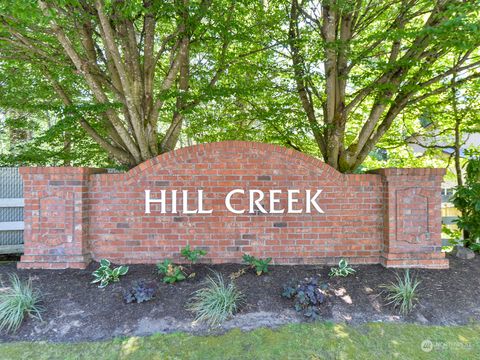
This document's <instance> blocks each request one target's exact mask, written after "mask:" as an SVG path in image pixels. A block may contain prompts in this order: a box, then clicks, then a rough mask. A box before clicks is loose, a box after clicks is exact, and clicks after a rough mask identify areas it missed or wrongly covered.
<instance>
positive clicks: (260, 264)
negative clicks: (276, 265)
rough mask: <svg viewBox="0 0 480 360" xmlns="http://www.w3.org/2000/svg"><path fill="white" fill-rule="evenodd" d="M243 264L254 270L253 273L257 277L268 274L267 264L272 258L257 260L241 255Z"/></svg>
mask: <svg viewBox="0 0 480 360" xmlns="http://www.w3.org/2000/svg"><path fill="white" fill-rule="evenodd" d="M242 259H243V262H244V263H245V264H249V265H250V266H251V267H252V268H254V269H255V272H256V273H257V275H258V276H260V275H262V274H266V273H268V264H270V262H271V261H272V258H270V257H269V258H266V259H258V258H256V257H255V256H251V255H248V254H243V257H242Z"/></svg>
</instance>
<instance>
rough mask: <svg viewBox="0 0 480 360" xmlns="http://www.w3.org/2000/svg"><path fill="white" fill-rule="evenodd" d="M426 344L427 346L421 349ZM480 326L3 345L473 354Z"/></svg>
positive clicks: (149, 353) (24, 349)
mask: <svg viewBox="0 0 480 360" xmlns="http://www.w3.org/2000/svg"><path fill="white" fill-rule="evenodd" d="M422 343H423V349H422ZM479 357H480V326H478V325H471V326H462V327H440V326H419V325H410V324H379V323H377V324H368V325H363V326H358V327H351V326H346V325H341V324H332V323H320V322H318V323H312V324H292V325H288V326H284V327H282V328H279V329H276V330H270V329H258V330H255V331H251V332H246V333H244V332H241V331H239V330H233V331H231V332H229V333H227V334H225V335H221V336H193V335H187V334H180V333H177V334H169V335H160V334H159V335H154V336H149V337H144V338H138V337H131V338H124V339H115V340H112V341H105V342H93V343H75V344H52V343H44V342H38V343H26V342H22V343H11V344H2V345H0V358H1V359H2V360H7V359H29V360H32V359H35V360H41V359H49V360H51V359H62V360H64V359H102V360H106V359H161V360H164V359H371V360H378V359H456V360H458V359H474V358H479Z"/></svg>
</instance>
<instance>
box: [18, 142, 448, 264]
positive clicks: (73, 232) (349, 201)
mask: <svg viewBox="0 0 480 360" xmlns="http://www.w3.org/2000/svg"><path fill="white" fill-rule="evenodd" d="M20 171H21V174H22V177H23V180H24V198H25V216H24V220H25V253H24V255H23V256H22V258H21V262H20V263H19V264H18V266H19V267H21V268H47V269H56V268H84V267H85V266H86V265H87V264H88V263H89V261H91V260H92V259H94V260H99V259H101V258H108V259H109V260H111V261H113V262H115V263H129V264H130V263H156V262H158V261H160V260H163V259H165V258H173V259H175V261H179V262H180V257H179V251H180V249H181V248H183V247H185V246H186V245H187V244H190V246H192V247H200V248H204V249H206V250H208V255H207V257H206V259H205V261H209V262H212V263H224V262H239V261H241V257H242V254H243V253H249V254H251V255H254V256H258V257H262V258H263V257H272V258H273V262H274V263H275V264H327V263H328V264H331V263H335V262H338V260H339V258H347V259H348V260H349V261H350V262H351V263H356V264H358V263H365V264H366V263H370V264H371V263H380V264H382V265H384V266H386V267H424V268H448V260H446V259H445V257H444V254H443V253H442V252H441V212H440V202H441V189H440V184H441V182H442V177H443V175H444V170H443V169H380V170H376V171H373V172H371V173H369V174H341V173H339V172H337V171H336V170H334V169H333V168H331V167H330V166H328V165H326V164H325V163H323V162H321V161H320V160H318V159H315V158H313V157H310V156H308V155H305V154H302V153H299V152H297V151H294V150H291V149H286V148H284V147H280V146H276V145H270V144H260V143H253V142H240V141H227V142H221V143H212V144H202V145H196V146H191V147H187V148H182V149H179V150H175V151H172V152H169V153H166V154H163V155H160V156H158V157H156V158H153V159H151V160H148V161H146V162H145V163H143V164H141V165H139V166H137V167H135V168H134V169H132V170H130V171H128V172H125V173H120V174H108V173H106V171H105V170H102V169H92V168H73V167H24V168H21V170H20Z"/></svg>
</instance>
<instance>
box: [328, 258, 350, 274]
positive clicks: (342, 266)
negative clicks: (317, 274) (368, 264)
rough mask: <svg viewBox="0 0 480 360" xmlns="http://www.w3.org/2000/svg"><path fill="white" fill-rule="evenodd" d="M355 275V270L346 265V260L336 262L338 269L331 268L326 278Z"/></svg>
mask: <svg viewBox="0 0 480 360" xmlns="http://www.w3.org/2000/svg"><path fill="white" fill-rule="evenodd" d="M353 273H355V270H354V269H352V267H351V266H350V265H348V262H347V260H345V259H341V260H340V261H339V262H338V267H332V268H330V272H329V273H328V276H330V277H333V276H342V277H346V276H348V275H350V274H353Z"/></svg>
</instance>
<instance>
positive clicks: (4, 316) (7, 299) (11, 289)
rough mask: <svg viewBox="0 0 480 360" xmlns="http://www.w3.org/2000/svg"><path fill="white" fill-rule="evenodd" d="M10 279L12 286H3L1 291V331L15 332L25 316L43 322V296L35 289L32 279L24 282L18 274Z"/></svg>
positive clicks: (12, 275)
mask: <svg viewBox="0 0 480 360" xmlns="http://www.w3.org/2000/svg"><path fill="white" fill-rule="evenodd" d="M9 278H10V286H5V285H4V284H2V289H0V331H2V330H6V331H7V332H15V331H17V330H18V328H19V327H20V325H21V324H22V322H23V319H24V318H25V315H28V316H31V317H34V318H38V319H40V320H41V316H40V312H41V311H42V308H41V307H40V306H39V303H40V300H41V295H40V292H39V291H37V290H36V289H34V288H33V286H32V281H31V279H28V280H27V281H26V282H23V281H21V280H20V279H19V278H18V276H17V275H16V274H11V275H10V276H9Z"/></svg>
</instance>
